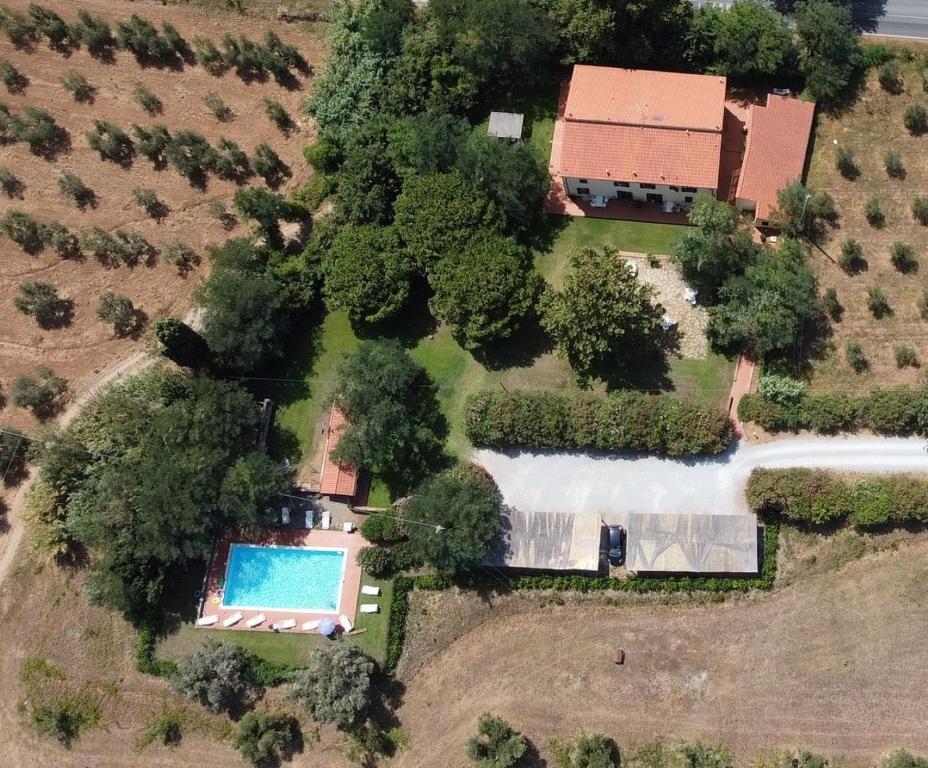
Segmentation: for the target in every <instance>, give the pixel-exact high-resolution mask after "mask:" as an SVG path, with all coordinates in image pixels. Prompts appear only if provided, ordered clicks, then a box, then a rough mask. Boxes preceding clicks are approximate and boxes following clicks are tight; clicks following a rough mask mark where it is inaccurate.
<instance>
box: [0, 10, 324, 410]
mask: <svg viewBox="0 0 928 768" xmlns="http://www.w3.org/2000/svg"><path fill="white" fill-rule="evenodd" d="M3 4H4V5H6V6H7V7H10V8H15V9H18V10H20V11H24V10H25V9H26V7H27V6H28V2H27V0H4V3H3ZM50 5H53V6H54V9H55V11H56V12H58V13H59V14H60V15H61V16H62V17H63V18H64V19H65V20H66V21H68V22H73V21H74V20H75V19H76V17H77V11H78V9H80V8H86V9H87V10H88V11H90V12H91V13H94V14H97V15H99V16H102V17H104V18H106V19H107V20H108V21H109V22H110V25H111V26H113V27H115V22H116V21H117V20H119V19H125V18H128V17H129V16H130V15H131V14H133V13H137V14H139V15H141V16H144V17H146V18H148V19H150V20H151V21H152V22H153V23H154V24H156V25H157V26H160V24H161V22H163V21H169V22H170V23H172V24H174V25H175V26H176V27H177V29H178V30H179V31H180V33H181V35H183V36H184V37H185V38H186V39H187V41H188V43H190V42H191V41H192V39H193V37H194V36H195V35H203V36H206V37H209V38H211V39H212V40H214V41H215V42H217V43H218V41H219V40H220V39H221V37H222V36H223V34H225V33H226V32H230V33H232V34H236V35H238V34H241V35H245V36H247V37H249V38H251V39H253V40H256V41H260V40H261V38H262V37H263V35H264V32H265V31H266V30H267V29H269V28H273V29H274V30H275V31H276V32H277V33H278V34H279V35H280V36H281V38H283V39H284V40H285V41H286V42H289V43H293V44H294V45H296V46H297V47H298V48H299V50H300V51H301V53H302V54H303V55H304V57H305V58H306V59H307V60H308V61H309V63H310V65H311V66H318V65H319V63H320V57H321V55H322V48H321V45H320V43H319V41H318V39H317V38H316V37H314V36H311V35H308V34H306V33H304V32H301V31H300V28H299V27H298V26H288V25H281V24H268V23H266V22H264V21H261V20H256V19H252V18H241V17H236V16H232V15H228V14H223V15H222V16H218V17H217V16H210V15H208V14H207V13H205V12H204V11H201V10H198V9H195V8H189V7H178V6H169V7H163V6H161V5H154V4H149V3H141V2H134V3H130V2H112V1H106V2H101V0H90V1H89V2H75V1H74V0H60V1H59V2H56V3H54V4H50ZM0 57H3V58H6V59H8V60H9V61H11V62H13V63H14V64H15V65H16V67H17V68H18V69H19V70H20V71H21V72H23V73H24V74H25V75H26V77H28V79H29V85H28V86H27V87H26V88H25V91H24V92H23V93H22V94H9V93H7V92H6V90H5V89H0V101H3V102H4V103H6V104H7V105H8V106H9V107H10V108H11V110H12V111H13V112H15V113H19V112H20V111H21V110H22V109H23V107H25V106H26V105H34V106H37V107H41V108H42V109H45V110H47V111H48V112H50V113H51V114H52V115H53V116H54V118H55V119H56V121H57V122H58V123H59V124H60V125H61V126H63V127H64V128H65V129H66V130H67V131H68V133H69V134H70V139H71V149H70V151H67V152H65V153H63V154H61V155H60V156H59V157H58V158H57V159H56V160H54V161H48V160H44V159H42V158H40V157H37V156H35V155H33V154H31V153H30V152H29V148H28V146H27V145H25V144H13V145H7V146H0V165H3V166H6V167H8V168H10V169H11V170H12V171H13V172H14V173H15V174H16V175H17V176H18V177H19V178H21V179H22V180H23V182H24V183H25V190H24V193H23V196H22V199H19V200H9V199H7V198H6V196H2V197H0V210H7V209H9V208H14V207H15V208H18V209H20V210H22V211H25V212H26V213H30V214H32V215H34V216H36V217H37V218H39V219H42V220H51V221H58V222H60V223H62V224H64V225H65V226H67V227H68V228H69V229H71V230H72V231H78V230H79V229H80V228H82V227H85V226H91V225H97V226H100V227H103V228H104V229H107V230H109V231H112V230H114V229H117V228H127V229H136V230H139V231H140V232H142V233H143V234H144V235H145V237H146V238H147V239H148V241H149V242H150V243H151V244H152V245H154V246H155V247H157V246H158V245H160V244H163V243H164V242H166V241H169V240H174V239H177V240H181V241H184V242H187V243H188V244H190V245H191V246H193V247H194V248H195V249H197V250H198V252H200V253H201V255H202V253H203V248H204V246H205V245H206V244H207V243H210V242H217V241H221V240H223V239H224V238H225V237H226V236H228V233H226V232H224V231H223V229H222V227H221V226H220V225H219V223H218V222H216V221H215V220H214V219H213V218H212V217H210V216H209V215H208V211H207V209H208V206H209V203H210V202H212V201H213V200H220V201H222V202H223V203H225V204H226V205H227V207H231V198H232V195H233V194H234V191H235V185H234V184H233V183H231V182H225V181H221V180H219V179H217V178H216V177H214V176H210V178H209V183H208V187H207V188H206V190H205V191H200V190H198V189H195V188H194V187H191V186H190V185H189V184H188V183H187V181H186V180H184V179H183V178H182V177H181V176H180V175H179V174H177V173H176V172H175V171H174V170H173V169H172V168H170V167H168V168H166V169H164V170H162V171H156V170H154V168H153V167H152V164H151V163H150V162H149V161H148V160H146V159H145V158H143V157H138V156H137V157H136V158H135V161H134V162H133V164H132V166H131V168H128V169H122V168H120V167H118V166H117V165H115V164H113V163H111V162H104V161H102V160H101V159H100V158H99V156H98V155H97V154H96V153H94V152H93V151H92V150H91V149H90V147H89V146H88V145H87V140H86V138H85V136H84V134H85V132H86V131H87V130H89V129H91V128H92V127H93V121H94V119H97V120H106V121H109V122H112V123H115V124H116V125H119V126H120V127H122V128H123V130H125V131H127V132H129V133H130V135H131V125H132V124H133V123H137V124H139V125H142V126H148V125H151V124H153V123H162V124H164V125H166V126H167V127H168V129H169V130H171V131H172V132H176V131H178V130H183V129H190V130H194V131H197V132H200V133H202V134H203V135H204V136H205V137H206V138H207V139H208V140H209V141H210V143H212V144H215V143H216V141H218V139H219V138H220V137H227V138H229V139H231V140H233V141H235V142H237V143H238V144H239V145H240V146H241V147H242V149H244V150H245V151H246V152H247V153H249V154H251V153H252V151H253V150H254V148H255V146H256V145H258V144H259V143H261V142H266V143H268V144H270V145H271V147H273V148H274V150H275V151H276V152H277V153H278V154H279V155H280V157H281V159H282V160H283V161H284V162H285V163H286V164H287V165H288V166H289V167H290V168H291V170H292V173H293V176H292V177H291V178H290V179H289V181H287V182H286V183H285V184H284V186H283V187H282V190H281V191H283V192H286V191H287V190H288V189H290V188H291V187H293V186H296V185H299V184H303V183H305V182H306V181H307V179H308V177H309V175H310V173H311V171H310V169H309V168H308V166H307V165H306V163H305V162H304V161H303V159H302V156H301V149H302V147H303V146H304V145H306V144H308V143H310V142H311V140H312V131H311V126H310V125H308V124H307V121H306V120H305V119H304V118H302V116H301V113H300V111H299V107H300V104H301V102H302V101H303V99H305V97H306V88H307V87H308V86H309V85H310V83H311V76H304V75H299V76H298V80H299V84H298V85H296V86H295V87H293V88H291V89H287V88H284V87H282V86H280V85H278V84H277V83H275V82H274V80H273V78H269V79H268V80H267V81H266V82H251V83H246V82H243V81H242V80H241V79H240V78H239V77H237V76H236V75H235V73H234V72H227V73H226V74H224V75H223V76H222V77H213V76H211V75H209V74H208V73H207V72H206V71H205V70H203V69H202V68H200V67H198V66H184V67H183V68H182V69H180V70H172V69H169V68H156V67H141V66H139V64H138V63H137V62H136V60H135V58H134V57H133V56H132V55H130V54H128V53H126V52H123V51H118V52H117V53H116V58H115V61H114V62H113V63H109V64H107V63H101V62H99V61H97V60H95V59H93V58H92V57H91V56H90V55H89V54H88V53H87V51H86V50H84V49H83V48H81V49H79V50H77V51H75V52H73V53H72V54H71V55H70V56H68V57H65V56H63V55H61V54H60V53H57V52H55V51H53V50H51V49H49V47H48V46H47V44H46V42H44V41H43V42H40V43H38V44H37V45H36V46H35V48H34V50H32V51H23V50H17V49H16V48H14V47H13V45H12V44H11V43H10V42H9V41H8V40H7V39H6V37H5V36H4V37H3V38H2V39H0ZM71 69H74V70H76V71H78V72H80V73H81V74H83V75H84V76H85V77H86V78H87V79H88V80H89V81H90V82H91V84H92V85H93V86H94V87H95V88H96V89H97V91H96V95H95V98H94V101H93V103H92V104H79V103H77V102H75V101H74V100H73V99H72V97H71V96H70V94H68V93H67V92H66V91H65V90H64V88H63V87H62V85H61V78H62V77H63V76H64V75H65V74H66V73H67V72H68V71H69V70H71ZM138 83H142V84H143V85H145V86H146V87H147V88H149V89H150V90H152V91H153V92H154V93H155V94H156V95H157V96H158V97H159V98H160V99H161V100H162V102H163V104H164V109H163V113H162V114H159V115H155V116H149V115H148V114H146V113H145V112H144V110H143V109H142V108H141V107H140V106H139V105H138V104H136V103H135V101H134V100H133V92H134V90H135V87H136V85H137V84H138ZM209 91H214V92H216V93H217V94H218V95H219V96H220V97H221V98H222V99H223V100H224V101H225V102H226V103H227V104H228V105H229V106H230V107H231V108H232V110H233V112H234V114H235V117H234V119H232V120H231V121H230V122H225V123H220V122H218V121H217V120H216V119H215V118H214V117H213V116H212V115H211V114H210V113H209V112H208V111H207V108H206V106H205V105H204V104H203V98H204V96H205V95H206V94H207V92H209ZM264 98H272V99H276V100H277V101H279V102H281V103H282V104H283V105H284V106H285V107H286V109H287V111H288V112H289V113H290V115H291V117H292V118H293V119H294V120H296V121H297V126H296V129H295V130H294V131H293V132H292V133H291V135H290V136H289V137H287V136H284V135H283V134H282V133H281V132H280V131H279V130H278V129H277V127H276V126H274V125H273V124H272V123H271V122H270V121H269V120H268V119H267V117H266V116H265V114H264V108H263V100H264ZM62 169H68V170H71V171H73V172H74V173H76V174H77V175H78V176H79V177H80V178H81V179H82V180H83V181H84V182H85V183H86V184H87V185H88V186H89V187H91V188H92V189H93V191H94V192H95V193H96V196H97V198H98V201H99V202H98V205H97V207H96V208H95V209H88V210H86V211H84V212H82V211H80V210H78V208H77V207H76V206H74V205H73V204H71V203H69V202H67V201H65V200H64V199H63V198H62V197H61V195H60V194H59V191H58V187H57V179H58V174H59V172H60V170H62ZM249 183H263V182H260V181H255V180H252V181H251V182H249ZM136 187H150V188H152V189H154V190H155V191H156V192H157V194H158V196H159V197H160V198H161V199H162V200H164V201H165V202H166V203H167V205H168V206H169V208H170V213H169V214H168V216H167V217H166V218H165V219H164V220H163V221H161V223H156V222H155V221H153V220H151V219H149V218H147V217H146V216H145V215H144V214H143V213H142V212H141V211H140V209H139V208H138V207H137V206H136V204H135V202H134V201H133V200H132V191H133V190H134V189H135V188H136ZM243 231H244V229H243V228H242V227H241V226H239V227H238V229H237V230H235V232H234V233H239V234H240V233H242V232H243ZM203 269H204V267H201V268H200V269H199V270H197V271H194V272H193V273H192V274H190V275H189V276H187V277H181V276H179V275H178V274H177V272H176V270H175V268H173V267H171V266H169V265H161V264H159V265H157V266H155V267H144V266H140V267H136V268H134V269H129V268H127V267H119V268H115V269H111V268H106V267H103V266H101V265H100V264H99V263H97V262H96V261H95V260H94V259H93V258H92V257H91V258H87V259H86V260H84V261H82V262H74V261H62V260H61V259H58V258H57V257H56V256H54V255H53V253H52V252H51V251H50V250H48V249H46V250H45V251H44V252H43V253H41V254H39V255H37V256H29V255H27V254H25V253H23V252H22V251H21V250H20V249H19V248H18V247H17V246H16V245H14V244H13V243H11V242H9V241H8V240H0V386H2V387H3V391H4V392H5V393H7V394H8V391H9V390H8V385H9V382H10V380H11V379H12V378H13V377H14V376H17V375H19V374H21V373H23V372H26V371H30V370H31V369H32V368H34V367H35V366H36V365H37V364H46V365H49V366H51V367H52V368H54V369H55V371H56V372H57V373H58V374H59V375H62V376H64V377H66V378H67V379H69V380H70V381H71V387H72V389H73V390H75V391H79V390H80V389H81V388H82V385H83V382H84V381H86V380H87V379H88V378H90V377H92V376H93V374H94V373H97V372H99V371H100V370H102V369H103V368H105V367H106V366H107V365H108V364H110V363H112V362H114V361H117V360H120V359H122V358H124V357H125V356H126V355H127V354H128V352H129V350H130V349H131V348H132V347H133V346H135V345H138V344H139V343H140V342H139V341H133V340H131V339H118V338H115V337H114V335H113V332H112V328H111V327H110V326H107V325H105V324H103V323H101V322H100V321H99V320H98V319H97V317H96V305H97V299H98V297H99V295H100V294H101V293H102V292H103V291H105V290H112V291H115V292H116V293H120V294H123V295H126V296H128V297H129V298H130V299H132V301H133V302H134V303H135V304H136V306H138V307H140V308H141V309H142V310H143V311H144V312H145V314H146V315H147V316H148V318H149V321H154V320H155V319H157V318H158V317H160V316H163V315H165V314H168V313H172V314H181V315H182V314H183V312H184V311H185V309H186V308H187V307H188V305H189V303H190V298H191V295H192V292H193V289H194V287H195V286H196V284H197V282H198V280H199V277H200V276H201V274H202V272H203ZM27 280H42V281H47V282H51V283H53V284H55V285H56V287H57V288H58V290H59V293H60V294H61V295H62V296H64V297H67V298H70V299H72V300H73V301H74V319H73V322H72V323H71V324H70V326H68V327H65V328H62V329H58V330H50V331H45V330H42V329H40V328H39V327H38V325H37V324H36V323H35V322H34V321H33V320H32V319H31V318H28V317H25V316H23V315H21V314H19V313H18V312H16V311H15V310H14V309H13V307H12V300H13V297H14V296H15V295H16V292H17V286H18V285H19V283H21V282H23V281H27ZM0 420H2V421H4V422H7V423H10V422H12V423H14V424H16V425H19V426H24V427H26V426H30V424H31V423H32V421H31V418H30V417H29V415H28V414H27V413H26V412H25V411H22V410H20V409H15V408H13V407H12V406H11V405H10V404H9V402H7V403H6V407H4V408H2V409H0Z"/></svg>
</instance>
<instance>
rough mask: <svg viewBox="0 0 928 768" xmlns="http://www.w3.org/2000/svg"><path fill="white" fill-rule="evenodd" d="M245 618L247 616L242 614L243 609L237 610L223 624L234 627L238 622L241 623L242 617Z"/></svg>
mask: <svg viewBox="0 0 928 768" xmlns="http://www.w3.org/2000/svg"><path fill="white" fill-rule="evenodd" d="M244 618H245V617H244V616H243V615H242V612H241V611H236V612H235V613H233V614H232V615H231V616H230V617H229V618H228V619H226V620H225V621H224V622H222V626H224V627H234V626H235V625H236V624H238V623H239V622H240V621H241V620H242V619H244Z"/></svg>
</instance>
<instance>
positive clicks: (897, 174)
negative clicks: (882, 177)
mask: <svg viewBox="0 0 928 768" xmlns="http://www.w3.org/2000/svg"><path fill="white" fill-rule="evenodd" d="M883 167H884V168H886V173H887V174H888V175H889V177H890V178H893V179H902V178H905V165H904V164H903V162H902V157H901V156H900V154H899V153H898V152H897V151H896V150H894V149H890V150H889V151H887V152H886V154H885V155H883Z"/></svg>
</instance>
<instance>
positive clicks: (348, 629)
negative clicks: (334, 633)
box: [338, 613, 354, 632]
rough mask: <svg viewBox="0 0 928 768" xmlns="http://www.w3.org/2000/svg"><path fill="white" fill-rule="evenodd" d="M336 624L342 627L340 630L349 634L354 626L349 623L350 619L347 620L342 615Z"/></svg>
mask: <svg viewBox="0 0 928 768" xmlns="http://www.w3.org/2000/svg"><path fill="white" fill-rule="evenodd" d="M338 623H339V624H341V625H342V629H344V630H345V631H346V632H351V630H353V629H354V624H352V623H351V619H349V618H348V617H347V616H346V615H345V614H344V613H343V614H342V615H341V616H339V617H338Z"/></svg>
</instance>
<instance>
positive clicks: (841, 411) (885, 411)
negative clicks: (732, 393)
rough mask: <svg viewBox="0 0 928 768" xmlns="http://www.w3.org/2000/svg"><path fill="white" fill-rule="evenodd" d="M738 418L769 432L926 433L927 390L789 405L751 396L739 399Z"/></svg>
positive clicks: (877, 392)
mask: <svg viewBox="0 0 928 768" xmlns="http://www.w3.org/2000/svg"><path fill="white" fill-rule="evenodd" d="M738 415H739V416H740V417H741V419H742V420H743V421H753V422H755V423H756V424H758V426H760V427H763V428H764V429H766V430H767V431H769V432H782V431H793V432H796V431H799V430H801V429H809V430H812V431H813V432H822V433H825V434H833V433H835V432H854V431H856V430H858V429H870V430H873V431H874V432H880V433H882V434H891V435H910V434H915V433H917V434H925V433H926V432H928V390H921V389H877V390H874V391H873V392H871V393H870V394H869V395H864V396H862V397H849V396H848V395H843V394H830V395H804V396H803V397H801V398H800V399H799V400H798V401H797V402H795V403H792V404H781V403H773V402H770V401H769V400H765V399H764V398H763V397H761V396H760V395H756V394H751V395H745V396H744V397H743V398H742V399H741V403H740V404H739V406H738Z"/></svg>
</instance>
